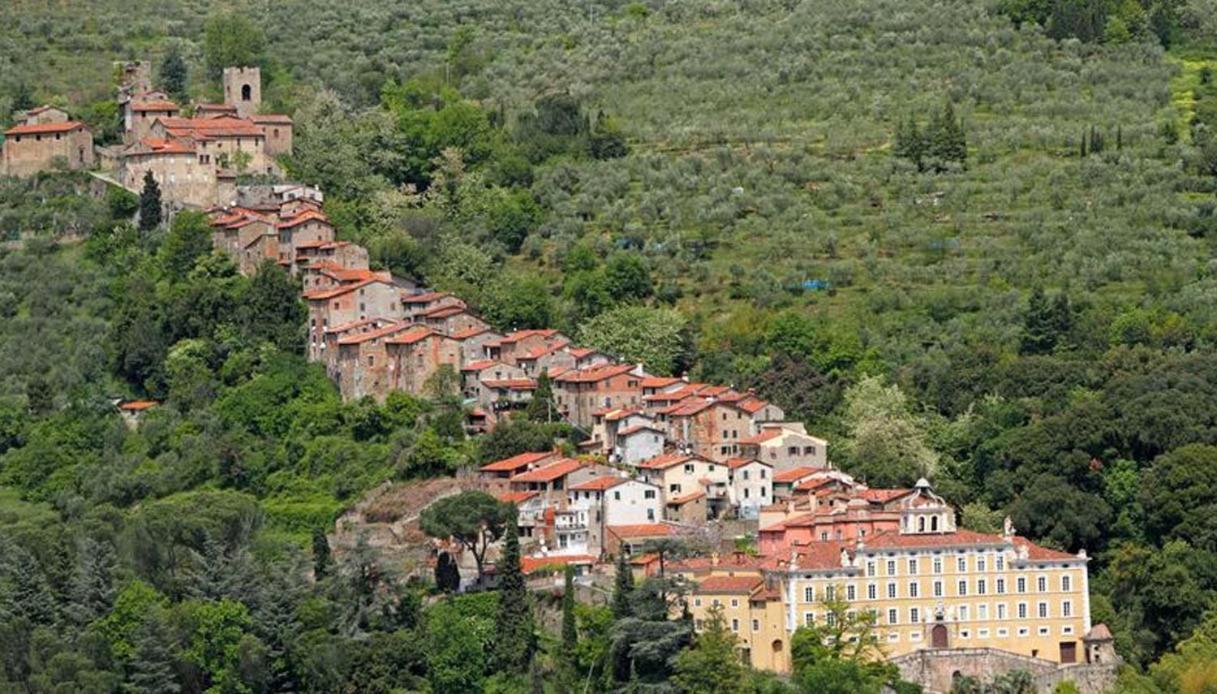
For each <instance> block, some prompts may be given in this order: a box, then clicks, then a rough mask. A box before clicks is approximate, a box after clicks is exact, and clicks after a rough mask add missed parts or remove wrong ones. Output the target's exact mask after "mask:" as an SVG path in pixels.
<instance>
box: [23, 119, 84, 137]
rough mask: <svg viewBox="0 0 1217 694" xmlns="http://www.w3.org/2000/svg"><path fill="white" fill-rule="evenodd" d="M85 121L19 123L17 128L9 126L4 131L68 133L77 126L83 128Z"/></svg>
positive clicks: (43, 133)
mask: <svg viewBox="0 0 1217 694" xmlns="http://www.w3.org/2000/svg"><path fill="white" fill-rule="evenodd" d="M83 127H84V123H81V122H79V121H74V120H69V121H64V122H62V123H34V124H32V125H18V126H17V127H15V128H9V129H8V130H5V131H4V135H5V136H6V137H7V136H10V135H45V134H48V133H66V132H71V131H73V130H75V129H77V128H83Z"/></svg>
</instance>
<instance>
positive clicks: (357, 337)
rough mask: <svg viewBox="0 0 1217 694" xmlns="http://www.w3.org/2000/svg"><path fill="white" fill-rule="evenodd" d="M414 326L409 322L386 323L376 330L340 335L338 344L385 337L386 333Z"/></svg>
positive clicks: (358, 342)
mask: <svg viewBox="0 0 1217 694" xmlns="http://www.w3.org/2000/svg"><path fill="white" fill-rule="evenodd" d="M413 327H414V326H413V325H410V324H409V323H394V324H392V325H386V326H384V327H382V328H377V329H375V330H368V331H366V332H362V333H355V334H354V335H347V336H345V337H340V338H338V344H340V345H358V344H362V343H364V342H367V341H369V340H376V339H378V338H382V337H385V336H386V335H393V334H395V333H399V332H401V331H403V330H409V329H411V328H413Z"/></svg>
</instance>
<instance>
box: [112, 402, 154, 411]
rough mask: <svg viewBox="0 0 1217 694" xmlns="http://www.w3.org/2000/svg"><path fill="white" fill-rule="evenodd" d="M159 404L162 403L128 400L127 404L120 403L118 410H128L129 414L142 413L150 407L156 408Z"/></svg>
mask: <svg viewBox="0 0 1217 694" xmlns="http://www.w3.org/2000/svg"><path fill="white" fill-rule="evenodd" d="M159 404H160V403H159V402H157V401H156V400H128V401H127V402H120V403H119V404H118V409H120V410H126V411H128V412H142V411H143V410H146V409H148V408H150V407H156V406H157V405H159Z"/></svg>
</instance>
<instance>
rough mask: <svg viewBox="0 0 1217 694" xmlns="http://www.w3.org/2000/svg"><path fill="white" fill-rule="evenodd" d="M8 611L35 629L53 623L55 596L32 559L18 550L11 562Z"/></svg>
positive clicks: (31, 556)
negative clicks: (29, 623)
mask: <svg viewBox="0 0 1217 694" xmlns="http://www.w3.org/2000/svg"><path fill="white" fill-rule="evenodd" d="M11 562H12V564H11V571H12V573H11V580H12V584H11V588H10V590H9V591H8V593H9V597H10V601H9V602H10V609H9V611H11V612H14V613H15V614H17V615H19V616H21V617H25V618H26V619H28V620H29V621H30V622H31V623H32V624H34V625H35V626H50V625H52V624H54V623H55V596H54V595H53V594H52V593H51V587H50V585H49V584H48V582H47V580H46V576H45V575H44V574H43V572H42V568H41V567H40V566H39V565H38V560H37V559H35V558H34V555H32V554H30V553H29V552H27V551H26V550H24V549H22V548H20V547H18V548H16V551H14V552H13V555H12V559H11Z"/></svg>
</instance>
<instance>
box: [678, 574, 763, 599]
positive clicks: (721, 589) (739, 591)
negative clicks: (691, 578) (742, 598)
mask: <svg viewBox="0 0 1217 694" xmlns="http://www.w3.org/2000/svg"><path fill="white" fill-rule="evenodd" d="M762 584H764V579H762V578H761V577H760V576H759V575H757V576H709V577H707V578H704V579H702V580H701V581H698V583H697V588H696V589H694V591H693V592H695V593H700V594H702V595H707V594H709V595H751V594H752V591H753V590H755V589H756V588H758V587H760V586H761V585H762Z"/></svg>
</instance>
